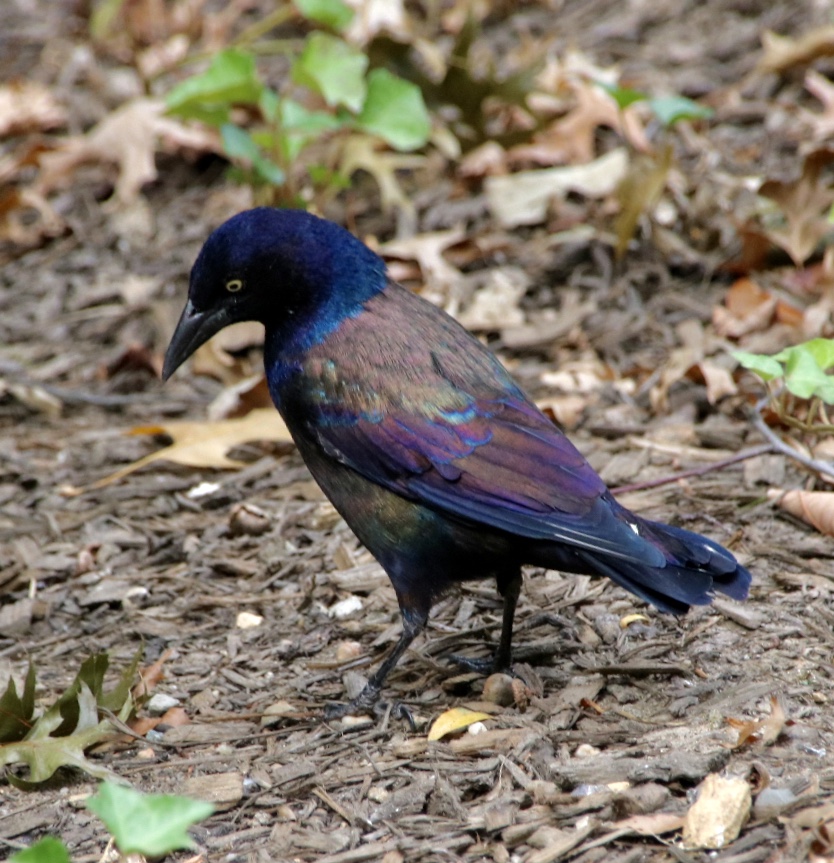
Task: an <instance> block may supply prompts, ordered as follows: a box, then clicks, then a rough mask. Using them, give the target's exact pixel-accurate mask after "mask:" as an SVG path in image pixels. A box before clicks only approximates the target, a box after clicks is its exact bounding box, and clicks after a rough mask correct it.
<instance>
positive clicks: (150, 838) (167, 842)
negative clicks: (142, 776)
mask: <svg viewBox="0 0 834 863" xmlns="http://www.w3.org/2000/svg"><path fill="white" fill-rule="evenodd" d="M87 808H88V809H89V810H90V811H91V812H94V813H95V814H96V815H98V817H99V818H101V820H102V821H103V822H104V824H105V826H106V827H107V829H108V830H109V831H110V833H111V834H112V835H113V838H114V839H115V840H116V845H117V846H118V847H119V851H121V852H122V854H143V855H144V856H145V857H162V856H163V855H165V854H168V853H170V852H171V851H176V850H178V849H180V848H193V847H194V842H193V840H192V839H191V837H190V836H189V835H188V834H187V833H186V832H185V831H186V830H187V829H188V828H189V827H190V826H191V825H192V824H195V823H197V822H198V821H202V820H203V819H204V818H208V817H209V815H211V813H212V812H213V811H214V807H213V806H212V805H211V804H210V803H206V802H205V801H203V800H192V799H191V798H189V797H176V796H173V795H170V794H140V793H139V792H138V791H134V790H133V789H132V788H125V787H124V786H122V785H116V784H115V783H112V782H104V783H103V784H102V785H101V786H100V788H99V790H98V793H97V794H96V795H95V796H94V797H91V798H90V799H89V800H88V801H87Z"/></svg>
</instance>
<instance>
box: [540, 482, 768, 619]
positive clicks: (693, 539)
mask: <svg viewBox="0 0 834 863" xmlns="http://www.w3.org/2000/svg"><path fill="white" fill-rule="evenodd" d="M601 503H603V504H605V505H604V507H601V508H600V509H601V510H602V512H600V513H598V514H599V515H600V516H601V517H600V521H599V524H598V530H600V532H601V533H602V534H603V535H605V536H606V538H608V539H609V540H610V539H615V540H616V542H617V544H618V545H620V547H621V548H622V554H621V555H613V554H610V553H606V551H603V550H595V549H588V548H578V547H572V548H569V547H567V546H566V545H564V544H561V543H559V544H558V545H557V544H555V543H552V544H544V545H542V546H539V548H538V550H537V551H538V553H537V554H536V560H535V561H531V562H534V563H538V564H539V565H543V566H550V567H552V568H554V569H562V570H565V571H570V572H581V573H585V574H587V575H606V576H608V578H610V579H611V580H612V581H614V582H616V583H617V584H619V585H620V587H624V588H625V589H626V590H628V591H631V593H634V594H636V595H637V596H639V597H640V598H641V599H645V600H646V601H647V602H650V603H651V604H652V605H654V606H655V607H657V608H659V609H660V610H661V611H667V612H670V613H672V614H684V613H685V612H686V611H688V610H689V607H690V606H692V605H709V604H710V603H711V602H712V600H713V598H714V596H715V593H716V592H718V593H724V594H726V595H727V596H729V597H732V598H733V599H746V598H747V592H748V590H749V588H750V582H751V580H752V579H751V575H750V573H749V572H748V571H747V570H746V569H745V568H744V567H743V566H742V565H741V564H740V563H739V562H738V561H737V560H736V559H735V557H733V555H732V554H731V553H730V552H729V551H727V549H726V548H723V547H722V546H720V545H719V544H718V543H717V542H713V541H712V540H711V539H707V538H706V537H705V536H701V535H700V534H698V533H693V532H692V531H689V530H684V529H683V528H680V527H673V526H672V525H669V524H662V523H661V522H657V521H648V520H647V519H644V518H640V516H638V515H635V514H634V513H632V512H629V511H628V510H627V509H625V508H624V507H622V506H620V505H619V504H618V503H617V502H616V501H615V500H614V498H613V497H611V496H610V495H604V496H603V498H602V501H601ZM609 547H610V546H609ZM658 552H659V553H658Z"/></svg>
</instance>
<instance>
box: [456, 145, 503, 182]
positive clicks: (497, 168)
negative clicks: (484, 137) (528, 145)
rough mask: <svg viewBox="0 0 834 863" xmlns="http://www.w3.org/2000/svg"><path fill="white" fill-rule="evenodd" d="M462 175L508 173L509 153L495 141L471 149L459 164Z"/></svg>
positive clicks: (458, 170)
mask: <svg viewBox="0 0 834 863" xmlns="http://www.w3.org/2000/svg"><path fill="white" fill-rule="evenodd" d="M457 172H458V174H459V175H460V176H461V177H491V176H494V175H496V174H506V173H507V154H506V152H505V151H504V148H503V147H502V146H501V145H500V144H497V143H496V142H495V141H487V142H486V143H484V144H481V146H480V147H476V148H475V149H474V150H470V151H469V152H468V153H467V154H466V155H465V156H464V157H463V158H462V159H461V160H460V161H459V162H458V165H457Z"/></svg>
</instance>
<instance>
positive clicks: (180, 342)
mask: <svg viewBox="0 0 834 863" xmlns="http://www.w3.org/2000/svg"><path fill="white" fill-rule="evenodd" d="M227 323H228V320H227V316H226V312H225V310H224V309H222V308H221V309H215V310H213V311H205V312H198V311H197V310H196V309H195V308H194V306H193V305H192V304H191V300H189V301H188V302H187V303H186V304H185V308H184V309H183V310H182V315H181V316H180V319H179V323H178V324H177V328H176V329H175V330H174V335H173V336H171V344H170V345H168V350H167V351H166V352H165V363H164V364H163V366H162V380H164V381H167V380H168V378H170V377H171V375H172V374H174V372H175V371H176V370H177V369H178V368H179V367H180V366H181V365H182V364H183V363H184V362H185V361H186V360H187V359H188V358H189V357H190V356H191V354H193V353H194V351H196V350H197V348H199V347H200V345H202V344H204V343H205V342H207V341H208V340H209V339H210V338H211V337H212V336H213V335H214V334H215V333H217V332H219V331H220V330H222V329H223V327H225V326H226V324H227Z"/></svg>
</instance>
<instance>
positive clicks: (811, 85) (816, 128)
mask: <svg viewBox="0 0 834 863" xmlns="http://www.w3.org/2000/svg"><path fill="white" fill-rule="evenodd" d="M805 89H806V90H807V91H808V92H809V93H811V95H813V96H815V97H816V98H817V99H819V101H820V102H822V113H819V114H816V113H814V112H812V111H807V110H805V109H804V108H803V109H801V110H800V116H801V117H802V119H803V120H804V121H805V122H806V123H807V124H808V126H809V127H810V129H811V137H812V138H813V140H814V141H817V142H819V141H825V140H826V139H827V138H831V137H832V136H834V82H831V81H829V80H828V78H826V77H825V76H824V75H820V73H819V72H816V71H815V70H813V69H810V70H809V71H808V72H807V73H806V75H805Z"/></svg>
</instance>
